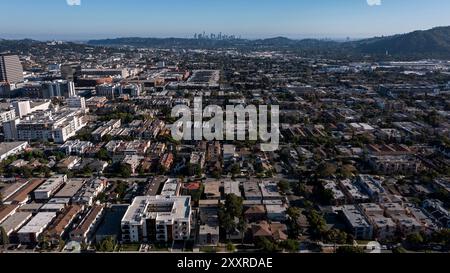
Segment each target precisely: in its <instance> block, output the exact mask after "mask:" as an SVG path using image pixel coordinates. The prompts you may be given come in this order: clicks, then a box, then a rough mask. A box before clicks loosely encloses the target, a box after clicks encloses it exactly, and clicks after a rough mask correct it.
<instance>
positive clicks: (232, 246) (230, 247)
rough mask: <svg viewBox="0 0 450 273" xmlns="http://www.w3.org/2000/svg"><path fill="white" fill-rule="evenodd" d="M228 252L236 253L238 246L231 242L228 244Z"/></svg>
mask: <svg viewBox="0 0 450 273" xmlns="http://www.w3.org/2000/svg"><path fill="white" fill-rule="evenodd" d="M227 251H228V252H235V251H236V246H235V245H234V244H233V243H232V242H229V243H228V244H227Z"/></svg>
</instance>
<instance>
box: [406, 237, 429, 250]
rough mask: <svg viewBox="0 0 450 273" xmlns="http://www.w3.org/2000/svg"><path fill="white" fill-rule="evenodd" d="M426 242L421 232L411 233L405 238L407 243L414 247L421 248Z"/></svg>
mask: <svg viewBox="0 0 450 273" xmlns="http://www.w3.org/2000/svg"><path fill="white" fill-rule="evenodd" d="M424 242H425V239H424V238H423V236H422V235H421V234H420V233H413V234H409V235H408V236H407V237H406V240H405V243H406V244H407V245H408V246H409V247H411V248H413V249H421V248H422V247H423V243H424Z"/></svg>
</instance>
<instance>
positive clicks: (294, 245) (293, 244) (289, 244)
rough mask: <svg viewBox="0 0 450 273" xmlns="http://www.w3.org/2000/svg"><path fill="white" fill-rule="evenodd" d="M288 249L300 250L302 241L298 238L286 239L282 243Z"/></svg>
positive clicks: (292, 250) (290, 250)
mask: <svg viewBox="0 0 450 273" xmlns="http://www.w3.org/2000/svg"><path fill="white" fill-rule="evenodd" d="M280 246H281V247H283V248H284V249H285V250H286V251H289V252H292V253H295V252H298V251H299V248H300V243H299V242H298V241H297V240H290V239H289V240H286V241H284V242H282V243H281V244H280Z"/></svg>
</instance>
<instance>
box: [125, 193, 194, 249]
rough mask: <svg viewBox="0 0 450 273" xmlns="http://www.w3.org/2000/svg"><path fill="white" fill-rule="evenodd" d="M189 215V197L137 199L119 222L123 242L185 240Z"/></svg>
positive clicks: (189, 221)
mask: <svg viewBox="0 0 450 273" xmlns="http://www.w3.org/2000/svg"><path fill="white" fill-rule="evenodd" d="M191 214H192V211H191V198H190V197H188V196H172V197H168V196H140V197H136V198H135V199H134V201H133V203H132V205H131V206H130V207H129V208H128V211H127V212H126V214H125V216H124V217H123V219H122V233H123V235H122V240H123V241H125V242H132V243H138V242H157V241H159V242H171V241H179V240H188V239H189V238H190V232H191Z"/></svg>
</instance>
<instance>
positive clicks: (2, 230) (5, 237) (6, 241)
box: [0, 227, 9, 249]
mask: <svg viewBox="0 0 450 273" xmlns="http://www.w3.org/2000/svg"><path fill="white" fill-rule="evenodd" d="M0 235H1V237H0V239H1V242H0V243H1V244H2V245H3V247H4V248H5V249H6V248H7V247H8V245H9V237H8V234H6V230H5V228H4V227H0Z"/></svg>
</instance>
